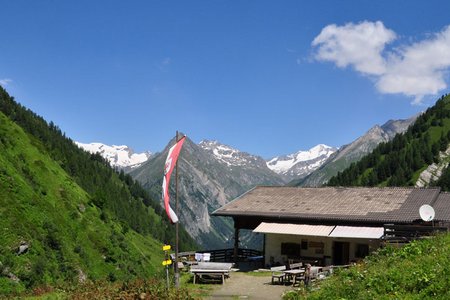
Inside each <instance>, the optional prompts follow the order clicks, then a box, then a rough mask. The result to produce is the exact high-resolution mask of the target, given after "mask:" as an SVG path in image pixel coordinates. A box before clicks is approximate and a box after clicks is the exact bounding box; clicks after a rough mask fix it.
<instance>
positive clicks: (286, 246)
mask: <svg viewBox="0 0 450 300" xmlns="http://www.w3.org/2000/svg"><path fill="white" fill-rule="evenodd" d="M281 255H287V256H288V257H298V256H300V244H297V243H281Z"/></svg>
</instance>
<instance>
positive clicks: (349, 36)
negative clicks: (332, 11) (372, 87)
mask: <svg viewBox="0 0 450 300" xmlns="http://www.w3.org/2000/svg"><path fill="white" fill-rule="evenodd" d="M395 37H396V35H395V33H394V32H393V31H391V30H389V29H387V28H386V27H384V25H383V23H381V22H380V21H378V22H375V23H372V22H367V21H364V22H362V23H359V24H356V25H355V24H353V23H349V24H346V25H344V26H337V25H335V24H332V25H328V26H327V27H325V28H324V29H322V32H321V33H320V34H319V35H318V36H317V37H316V38H315V39H314V41H313V42H312V45H313V46H315V47H318V49H317V52H316V55H315V58H316V59H317V60H324V61H332V62H334V63H336V65H337V66H338V67H341V68H344V67H347V66H348V65H351V66H353V67H354V68H355V70H357V71H358V72H361V73H365V74H370V75H379V74H382V73H384V72H385V68H386V66H385V61H384V59H383V57H382V55H381V52H382V51H383V49H384V47H385V45H386V44H387V43H389V42H391V41H393V40H394V39H395Z"/></svg>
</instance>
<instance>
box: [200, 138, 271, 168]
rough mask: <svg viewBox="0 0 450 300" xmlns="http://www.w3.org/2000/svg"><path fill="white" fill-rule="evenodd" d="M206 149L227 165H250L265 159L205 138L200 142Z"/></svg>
mask: <svg viewBox="0 0 450 300" xmlns="http://www.w3.org/2000/svg"><path fill="white" fill-rule="evenodd" d="M198 145H199V146H200V147H201V148H203V149H204V150H206V151H208V152H210V153H212V154H213V155H214V157H215V158H216V159H217V160H218V161H220V162H222V163H225V164H226V165H227V166H229V167H231V166H249V165H251V164H253V165H254V164H259V165H262V164H264V163H265V162H264V159H262V158H261V157H259V156H255V155H251V154H248V153H246V152H242V151H239V150H237V149H234V148H232V147H230V146H227V145H224V144H221V143H219V142H218V141H208V140H203V141H201V142H200V143H199V144H198Z"/></svg>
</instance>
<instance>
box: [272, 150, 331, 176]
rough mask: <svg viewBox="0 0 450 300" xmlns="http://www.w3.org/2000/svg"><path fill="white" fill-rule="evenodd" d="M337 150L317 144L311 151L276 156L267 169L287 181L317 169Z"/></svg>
mask: <svg viewBox="0 0 450 300" xmlns="http://www.w3.org/2000/svg"><path fill="white" fill-rule="evenodd" d="M337 150H338V149H337V148H335V147H331V146H328V145H325V144H318V145H316V146H314V147H312V148H311V149H309V150H307V151H304V150H300V151H298V152H296V153H293V154H289V155H284V156H277V157H274V158H272V159H271V160H269V161H268V162H267V167H269V169H271V170H272V171H274V172H275V173H277V174H280V175H283V176H285V177H287V178H288V179H289V180H291V179H293V178H299V177H304V176H307V175H308V174H309V173H311V172H312V171H314V170H316V169H318V168H319V167H320V166H321V165H322V164H323V163H324V162H325V161H326V160H327V159H328V158H329V157H330V156H331V155H332V154H333V153H334V152H336V151H337Z"/></svg>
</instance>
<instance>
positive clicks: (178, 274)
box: [175, 130, 180, 289]
mask: <svg viewBox="0 0 450 300" xmlns="http://www.w3.org/2000/svg"><path fill="white" fill-rule="evenodd" d="M175 142H176V143H178V130H177V133H176V138H175ZM175 211H176V214H177V216H179V215H180V209H179V207H178V161H177V164H176V165H175ZM179 222H180V221H178V222H177V223H175V240H176V241H175V288H177V289H178V288H180V270H179V269H178V223H179Z"/></svg>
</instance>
